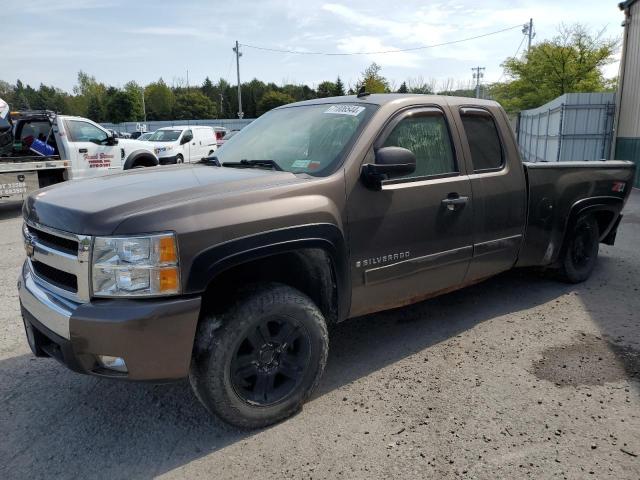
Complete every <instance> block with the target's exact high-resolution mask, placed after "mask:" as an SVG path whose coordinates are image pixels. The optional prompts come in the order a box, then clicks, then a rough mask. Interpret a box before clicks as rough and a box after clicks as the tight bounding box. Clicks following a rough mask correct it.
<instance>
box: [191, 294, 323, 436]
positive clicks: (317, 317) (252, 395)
mask: <svg viewBox="0 0 640 480" xmlns="http://www.w3.org/2000/svg"><path fill="white" fill-rule="evenodd" d="M328 349H329V339H328V334H327V326H326V322H325V320H324V317H323V316H322V313H321V312H320V310H319V309H318V307H316V305H315V304H314V303H313V302H312V301H311V300H310V299H309V298H308V297H307V296H306V295H304V294H303V293H301V292H299V291H298V290H296V289H294V288H291V287H289V286H286V285H282V284H276V283H273V284H267V285H260V286H258V287H257V288H253V289H251V290H250V291H247V292H245V293H243V294H241V295H239V296H238V298H237V299H236V300H235V301H234V302H233V303H232V304H231V306H229V307H228V308H227V309H226V310H225V311H224V312H223V313H222V314H220V315H211V316H208V317H205V319H204V320H203V321H202V322H201V323H200V325H199V327H198V333H197V337H196V344H195V348H194V357H193V359H192V362H191V370H190V374H189V379H190V381H191V385H192V387H193V389H194V392H195V394H196V396H197V397H198V399H199V400H200V401H201V402H202V404H203V405H204V406H205V407H206V408H207V410H209V412H211V413H212V414H214V415H217V416H218V417H220V418H221V419H222V420H224V421H225V422H227V423H230V424H232V425H235V426H237V427H241V428H260V427H266V426H268V425H271V424H273V423H276V422H279V421H281V420H284V419H285V418H288V417H290V416H291V415H293V414H294V413H296V412H297V411H298V410H300V408H301V407H302V404H303V403H304V401H305V400H306V399H307V398H309V396H310V395H311V393H312V392H313V390H314V389H315V387H316V386H317V385H318V382H319V381H320V377H321V376H322V373H323V371H324V367H325V365H326V362H327V353H328Z"/></svg>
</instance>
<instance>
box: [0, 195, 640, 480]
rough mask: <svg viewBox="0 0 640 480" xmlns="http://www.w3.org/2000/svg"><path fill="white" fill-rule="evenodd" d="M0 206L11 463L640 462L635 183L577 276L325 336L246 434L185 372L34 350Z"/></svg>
mask: <svg viewBox="0 0 640 480" xmlns="http://www.w3.org/2000/svg"><path fill="white" fill-rule="evenodd" d="M19 215H20V214H19V210H18V209H15V208H5V209H2V210H0V232H1V233H0V266H1V268H2V271H3V272H5V275H3V276H2V278H0V292H2V294H1V295H2V296H1V297H0V302H1V303H0V305H1V307H2V308H0V401H1V402H2V408H0V478H3V479H10V478H30V479H31V478H44V477H47V478H51V477H56V478H92V477H107V478H149V477H166V478H176V477H177V478H183V477H189V478H199V477H202V478H214V477H215V478H243V479H246V478H272V477H277V478H346V479H355V478H367V479H368V478H391V477H393V478H425V477H433V478H440V477H446V478H487V479H494V478H527V477H530V478H576V479H578V478H579V479H582V478H616V479H622V478H630V479H631V478H633V479H638V478H640V456H639V455H640V417H639V416H640V408H639V407H640V383H639V381H640V371H639V370H640V329H639V328H638V327H639V326H640V313H638V312H640V294H639V293H638V289H639V288H640V281H639V279H640V248H638V247H639V243H640V192H639V191H634V192H633V195H632V198H631V200H630V202H629V205H628V206H627V209H626V216H625V219H624V222H623V224H622V226H621V228H620V230H619V235H618V241H617V245H616V246H615V247H606V246H603V247H602V249H601V256H600V261H599V263H598V266H597V269H596V271H595V272H594V274H593V276H592V277H591V279H590V280H589V281H587V282H586V283H584V284H581V285H577V286H569V285H565V284H562V283H558V282H557V281H555V280H554V279H553V278H550V277H549V276H545V275H541V274H537V273H534V272H521V271H516V272H510V273H507V274H504V275H501V276H498V277H496V278H494V279H491V280H489V281H486V282H484V283H482V284H479V285H476V286H474V287H470V288H468V289H466V290H462V291H459V292H455V293H452V294H449V295H445V296H443V297H440V298H437V299H434V300H430V301H427V302H423V303H420V304H417V305H414V306H411V307H408V308H403V309H399V310H394V311H390V312H386V313H382V314H376V315H370V316H367V317H363V318H359V319H354V320H352V321H349V322H346V323H344V324H342V325H340V326H338V327H337V328H336V329H335V331H334V332H333V333H332V337H331V354H330V357H329V363H328V367H327V372H326V374H325V377H324V379H323V381H322V382H321V384H320V387H319V391H318V392H317V393H316V394H315V395H314V397H313V398H312V400H311V401H310V402H309V403H307V404H306V406H305V408H304V409H303V411H302V412H300V413H299V414H298V415H297V416H295V417H294V418H292V419H290V420H289V421H286V422H284V423H282V424H280V425H277V426H274V427H272V428H268V429H265V430H262V431H257V432H243V431H238V430H235V429H232V428H230V427H227V426H225V425H222V424H220V423H219V422H217V421H216V420H214V419H212V418H209V417H208V416H207V414H206V412H205V411H204V409H203V408H202V407H201V406H200V405H199V404H198V402H197V401H196V399H195V398H194V396H193V394H192V393H191V392H190V390H189V388H188V385H187V384H186V383H178V384H172V385H162V386H154V385H148V384H129V383H124V382H114V381H108V380H102V379H96V378H92V377H87V376H82V375H78V374H74V373H71V372H69V371H67V370H66V369H64V368H63V367H61V366H60V365H58V364H57V363H56V362H54V361H53V360H50V359H36V358H33V357H32V356H31V355H30V353H29V350H28V347H27V343H26V341H25V339H24V335H23V331H22V325H21V321H20V315H19V309H18V298H17V295H16V288H15V280H16V278H17V275H18V271H19V266H20V263H21V262H22V258H23V250H22V246H21V241H20V224H21V220H20V216H19Z"/></svg>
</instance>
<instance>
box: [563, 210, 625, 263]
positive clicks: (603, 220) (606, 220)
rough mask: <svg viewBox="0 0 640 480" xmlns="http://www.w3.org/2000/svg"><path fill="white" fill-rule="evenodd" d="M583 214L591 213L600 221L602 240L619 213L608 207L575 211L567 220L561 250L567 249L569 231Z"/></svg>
mask: <svg viewBox="0 0 640 480" xmlns="http://www.w3.org/2000/svg"><path fill="white" fill-rule="evenodd" d="M583 215H591V216H593V217H594V218H595V220H596V222H597V223H598V233H599V235H600V241H601V242H602V241H603V240H604V238H605V237H606V234H607V233H608V231H607V230H608V229H609V227H610V226H611V225H612V224H613V222H614V220H615V219H616V216H617V213H616V212H615V211H613V210H610V209H607V208H600V209H585V210H580V211H574V212H573V213H572V214H571V216H570V217H569V221H568V222H567V227H566V229H565V231H564V236H563V239H562V247H561V249H560V252H564V251H565V248H566V247H567V241H568V239H569V232H571V229H572V228H573V226H574V225H575V223H576V222H577V221H578V218H580V217H581V216H583ZM561 256H562V253H561V254H560V255H559V257H558V258H560V257H561Z"/></svg>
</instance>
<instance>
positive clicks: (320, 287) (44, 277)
mask: <svg viewBox="0 0 640 480" xmlns="http://www.w3.org/2000/svg"><path fill="white" fill-rule="evenodd" d="M633 175H634V166H633V164H631V163H629V162H622V161H592V162H570V163H553V164H551V163H536V164H529V163H523V162H522V161H521V159H520V156H519V154H518V149H517V146H516V142H515V140H514V135H513V132H512V130H511V128H510V126H509V122H508V119H507V116H506V114H505V112H504V111H503V110H502V108H501V107H500V106H499V105H498V104H496V103H495V102H491V101H484V100H477V99H471V98H455V97H438V96H420V95H367V94H361V95H358V96H346V97H336V98H327V99H317V100H311V101H306V102H301V103H294V104H291V105H287V106H283V107H279V108H277V109H275V110H272V111H271V112H269V113H267V114H265V115H263V116H262V117H260V118H259V119H257V120H256V121H254V122H253V123H251V124H250V125H249V126H247V127H246V128H244V129H243V130H242V131H241V132H239V133H238V134H237V135H235V136H234V137H233V138H231V139H230V140H229V141H228V142H225V144H224V146H223V147H221V148H220V149H219V150H218V151H217V152H216V153H215V157H209V158H207V159H205V161H203V162H202V163H200V164H193V165H178V166H169V167H167V168H164V169H143V170H139V171H135V172H131V173H128V174H120V175H110V176H105V177H100V178H95V179H89V180H84V181H81V182H72V183H68V184H61V185H55V186H52V187H48V188H45V189H42V190H39V191H38V192H35V193H33V194H32V195H30V196H29V198H28V200H27V201H26V202H25V203H24V206H23V213H24V229H23V234H24V242H25V248H26V252H27V259H26V261H25V263H24V267H23V269H22V273H21V276H20V279H19V281H18V289H19V297H20V302H21V305H22V315H23V319H24V325H25V327H26V337H27V339H28V342H29V345H30V346H31V349H32V350H33V352H34V354H35V355H36V356H49V357H53V358H55V359H57V360H59V361H61V362H62V363H64V364H65V365H67V366H68V367H69V368H71V369H72V370H75V371H77V372H82V373H86V374H91V375H97V376H100V377H105V378H119V379H129V380H145V381H156V382H164V381H171V380H177V379H182V378H185V377H189V379H190V381H191V384H192V387H193V389H194V391H195V393H196V395H197V397H198V398H199V399H200V401H201V402H202V403H203V404H204V406H205V407H206V408H207V409H208V410H209V411H210V412H212V413H214V414H216V415H218V416H219V417H221V418H222V419H224V420H225V421H227V422H229V423H231V424H234V425H237V426H240V427H245V428H255V427H263V426H266V425H269V424H272V423H274V422H277V421H280V420H282V419H284V418H287V417H289V416H290V415H292V414H294V413H295V412H296V411H297V410H299V409H300V408H301V405H302V404H303V402H304V401H305V399H307V398H308V397H309V395H310V394H311V392H312V391H313V389H314V387H315V386H316V385H317V384H318V382H319V380H320V377H321V375H322V372H323V370H324V367H325V363H326V361H327V352H328V348H329V339H328V335H327V331H328V327H331V325H333V324H335V323H337V322H341V321H343V320H345V319H348V318H350V317H355V316H360V315H364V314H368V313H371V312H377V311H381V310H385V309H391V308H396V307H400V306H403V305H407V304H411V303H414V302H418V301H421V300H423V299H426V298H429V297H433V296H436V295H440V294H443V293H446V292H450V291H452V290H456V289H459V288H462V287H464V286H466V285H470V284H473V283H476V282H479V281H481V280H484V279H486V278H489V277H491V276H493V275H496V274H498V273H500V272H504V271H505V270H509V269H511V268H514V267H530V266H539V267H546V268H549V269H555V270H557V272H558V275H559V276H560V277H561V278H562V279H564V280H566V281H568V282H581V281H583V280H586V279H587V278H588V277H589V275H590V274H591V272H592V270H593V268H594V265H595V262H596V257H597V255H598V248H599V244H600V243H607V244H613V242H614V240H615V236H616V230H617V227H618V224H619V222H620V218H621V210H622V209H623V206H624V204H625V202H626V200H627V199H628V196H629V193H630V190H631V182H632V179H633Z"/></svg>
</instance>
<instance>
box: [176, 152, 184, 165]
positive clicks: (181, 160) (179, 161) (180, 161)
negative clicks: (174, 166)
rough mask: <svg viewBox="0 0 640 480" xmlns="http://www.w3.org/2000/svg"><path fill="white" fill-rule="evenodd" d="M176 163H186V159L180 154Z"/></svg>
mask: <svg viewBox="0 0 640 480" xmlns="http://www.w3.org/2000/svg"><path fill="white" fill-rule="evenodd" d="M176 163H184V158H183V157H182V155H180V154H178V155H177V156H176Z"/></svg>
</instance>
